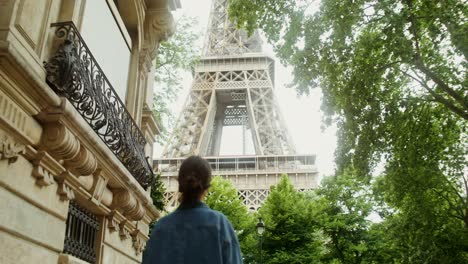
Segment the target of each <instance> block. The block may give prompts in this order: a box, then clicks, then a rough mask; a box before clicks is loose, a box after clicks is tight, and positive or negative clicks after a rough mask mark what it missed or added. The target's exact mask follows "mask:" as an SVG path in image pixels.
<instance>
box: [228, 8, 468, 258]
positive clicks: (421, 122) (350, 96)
mask: <svg viewBox="0 0 468 264" xmlns="http://www.w3.org/2000/svg"><path fill="white" fill-rule="evenodd" d="M230 3H231V5H230V15H231V16H232V17H233V18H235V19H236V20H237V22H238V24H239V25H240V26H242V27H245V28H247V29H248V30H249V31H250V32H252V31H253V30H254V29H256V28H257V27H258V28H260V29H262V30H263V31H264V32H265V35H266V37H267V38H268V41H269V42H270V43H271V44H272V45H273V47H274V49H275V52H276V53H277V55H278V57H279V58H280V59H281V61H282V62H283V63H288V64H290V65H292V66H293V69H294V81H293V83H292V86H294V87H296V89H297V90H298V92H299V93H308V91H309V90H310V89H312V88H314V87H320V88H321V89H322V91H323V105H322V108H323V110H324V112H325V113H326V119H325V122H326V123H328V124H330V123H331V122H336V124H337V127H338V133H337V135H338V149H337V151H336V162H337V167H338V171H337V175H338V176H340V175H341V176H342V175H343V174H346V172H347V170H349V169H351V170H352V171H353V175H354V176H353V177H355V178H356V179H359V180H361V181H362V182H363V183H365V184H369V183H371V182H374V181H375V184H376V188H375V190H374V191H375V192H374V194H375V195H376V198H378V199H380V200H379V202H380V203H381V208H387V209H385V210H382V211H381V214H382V216H383V220H384V222H383V223H382V224H381V225H375V226H372V227H371V230H373V231H374V233H373V235H374V236H375V234H379V233H385V234H388V236H386V237H385V238H386V239H387V240H385V241H380V242H379V243H383V244H385V245H388V246H389V247H390V248H395V249H397V250H398V251H397V252H398V254H399V257H398V258H396V259H398V261H400V262H403V263H464V262H467V252H468V248H467V246H466V245H467V243H466V241H467V240H468V234H467V230H468V179H467V175H466V168H467V165H466V164H467V163H466V157H467V156H468V135H467V130H468V122H467V120H468V89H467V88H466V87H467V84H468V78H467V71H466V68H467V65H468V64H467V54H468V45H467V44H468V34H466V32H468V24H467V15H468V5H467V4H466V1H460V0H447V1H432V0H400V1H390V0H382V1H360V0H357V1H356V0H353V1H338V0H322V1H320V3H319V4H316V3H317V2H316V1H306V0H303V1H293V0H231V2H230ZM381 161H384V171H383V173H382V175H381V176H380V177H378V178H376V179H373V178H372V172H373V170H374V168H375V166H376V164H378V163H379V162H381ZM335 184H337V183H335ZM330 202H332V200H330ZM382 228H386V229H387V232H382ZM362 252H364V251H362Z"/></svg>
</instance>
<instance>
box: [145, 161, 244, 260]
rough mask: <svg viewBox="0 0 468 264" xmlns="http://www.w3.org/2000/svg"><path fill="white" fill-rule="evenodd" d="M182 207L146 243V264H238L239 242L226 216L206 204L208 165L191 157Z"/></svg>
mask: <svg viewBox="0 0 468 264" xmlns="http://www.w3.org/2000/svg"><path fill="white" fill-rule="evenodd" d="M178 181H179V192H181V193H182V197H181V198H182V199H181V204H180V206H179V208H177V210H175V211H174V212H173V213H171V214H169V215H167V216H165V217H163V218H161V219H160V220H159V221H158V222H157V223H156V226H155V227H154V229H153V231H152V233H151V237H150V240H149V241H148V243H147V244H146V250H145V252H144V255H143V264H150V263H151V264H189V263H190V264H198V263H200V264H238V263H242V258H241V254H240V248H239V242H238V240H237V236H236V234H235V233H234V229H233V228H232V225H231V223H230V222H229V221H228V220H227V218H226V216H224V215H223V214H222V213H220V212H218V211H214V210H211V209H210V208H209V207H208V206H207V205H206V204H204V203H203V202H202V200H203V199H204V197H205V195H206V194H207V192H208V188H209V187H210V182H211V168H210V165H209V164H208V162H207V161H206V160H204V159H202V158H200V157H198V156H191V157H189V158H187V159H186V160H184V161H183V162H182V165H181V166H180V170H179V177H178Z"/></svg>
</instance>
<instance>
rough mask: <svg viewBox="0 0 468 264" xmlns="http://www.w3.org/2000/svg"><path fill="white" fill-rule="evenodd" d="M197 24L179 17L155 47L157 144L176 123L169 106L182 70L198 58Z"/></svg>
mask: <svg viewBox="0 0 468 264" xmlns="http://www.w3.org/2000/svg"><path fill="white" fill-rule="evenodd" d="M197 23H198V21H197V20H196V19H195V18H192V17H185V16H182V17H181V18H180V19H179V20H178V21H177V23H176V27H177V30H176V32H175V34H174V35H173V36H172V37H171V38H169V40H168V41H166V42H162V43H161V44H160V47H159V50H158V52H159V53H158V57H157V59H156V62H155V91H154V100H153V102H154V104H153V107H154V108H153V109H154V113H155V115H156V117H157V118H158V120H159V121H160V122H161V125H162V133H161V135H160V137H158V139H157V140H158V141H159V142H160V143H164V142H166V141H167V140H168V137H169V132H170V131H171V130H172V127H173V125H174V122H175V117H174V114H173V112H172V111H171V108H170V105H171V104H172V103H174V101H175V100H176V99H177V97H178V96H179V94H180V91H181V89H182V78H183V73H184V72H185V71H187V70H190V68H191V67H192V66H193V65H194V64H195V63H196V62H197V61H198V60H199V51H200V47H198V46H197V43H198V39H199V38H200V36H201V34H200V32H195V31H194V30H193V28H194V25H196V24H197Z"/></svg>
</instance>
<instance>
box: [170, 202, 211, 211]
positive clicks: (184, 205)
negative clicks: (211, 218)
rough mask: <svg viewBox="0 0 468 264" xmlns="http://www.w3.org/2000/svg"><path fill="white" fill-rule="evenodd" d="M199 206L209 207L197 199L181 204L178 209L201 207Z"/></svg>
mask: <svg viewBox="0 0 468 264" xmlns="http://www.w3.org/2000/svg"><path fill="white" fill-rule="evenodd" d="M199 207H203V208H209V207H208V205H206V204H205V203H204V202H201V201H196V202H195V203H188V204H181V205H179V208H177V209H180V210H184V209H192V208H199Z"/></svg>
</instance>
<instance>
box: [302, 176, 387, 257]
mask: <svg viewBox="0 0 468 264" xmlns="http://www.w3.org/2000/svg"><path fill="white" fill-rule="evenodd" d="M354 173H355V172H354V171H350V170H348V171H345V172H344V173H343V174H341V175H337V176H329V177H326V178H324V179H323V180H322V183H321V186H320V187H319V188H318V189H317V190H316V191H315V193H316V195H315V196H312V198H313V199H311V202H313V203H315V204H316V206H314V207H315V208H317V209H316V210H317V213H316V221H317V222H318V226H319V227H320V229H321V231H322V232H323V234H324V236H325V241H326V244H325V246H326V249H327V251H326V253H325V254H324V255H323V256H322V260H323V261H324V262H325V263H392V261H391V260H393V259H394V258H395V257H396V254H395V253H393V252H392V251H391V250H389V248H391V247H390V246H389V244H388V243H387V241H386V239H385V232H383V230H382V226H383V224H381V223H373V222H372V221H371V220H370V216H371V213H372V212H373V209H374V203H373V194H372V190H371V188H370V187H369V186H368V185H366V184H364V183H363V182H362V181H360V180H358V177H356V176H355V175H354Z"/></svg>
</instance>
